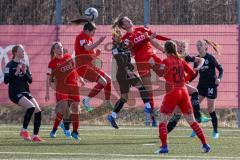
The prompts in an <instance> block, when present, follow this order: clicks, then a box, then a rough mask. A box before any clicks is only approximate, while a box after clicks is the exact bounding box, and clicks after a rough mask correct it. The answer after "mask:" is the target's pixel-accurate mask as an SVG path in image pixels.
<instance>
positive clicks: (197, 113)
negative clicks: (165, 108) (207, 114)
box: [191, 92, 201, 123]
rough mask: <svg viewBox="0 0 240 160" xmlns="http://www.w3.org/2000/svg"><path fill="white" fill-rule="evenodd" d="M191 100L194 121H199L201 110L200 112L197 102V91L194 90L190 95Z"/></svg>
mask: <svg viewBox="0 0 240 160" xmlns="http://www.w3.org/2000/svg"><path fill="white" fill-rule="evenodd" d="M191 102H192V106H193V113H194V117H195V119H196V121H197V122H199V123H200V122H201V112H200V103H199V95H198V92H194V93H193V94H192V95H191Z"/></svg>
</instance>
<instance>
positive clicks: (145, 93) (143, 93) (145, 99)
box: [138, 86, 149, 103]
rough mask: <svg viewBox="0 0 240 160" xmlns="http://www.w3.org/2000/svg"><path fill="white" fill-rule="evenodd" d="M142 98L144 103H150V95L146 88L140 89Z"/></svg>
mask: <svg viewBox="0 0 240 160" xmlns="http://www.w3.org/2000/svg"><path fill="white" fill-rule="evenodd" d="M138 90H139V93H140V96H141V98H142V100H143V102H144V103H147V102H149V97H148V96H149V95H148V91H147V90H146V88H145V87H144V86H141V87H139V88H138Z"/></svg>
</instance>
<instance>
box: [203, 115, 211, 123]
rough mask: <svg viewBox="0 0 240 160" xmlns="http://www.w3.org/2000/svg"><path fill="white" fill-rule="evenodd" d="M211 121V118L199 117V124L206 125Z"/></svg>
mask: <svg viewBox="0 0 240 160" xmlns="http://www.w3.org/2000/svg"><path fill="white" fill-rule="evenodd" d="M210 120H211V118H208V117H206V116H205V115H203V114H202V115H201V122H202V123H207V122H209V121H210Z"/></svg>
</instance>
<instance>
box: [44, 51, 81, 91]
mask: <svg viewBox="0 0 240 160" xmlns="http://www.w3.org/2000/svg"><path fill="white" fill-rule="evenodd" d="M47 74H48V75H51V74H52V75H53V76H54V77H55V79H56V90H57V91H60V90H62V89H64V86H68V85H72V86H76V85H77V72H76V70H75V65H74V62H73V60H72V57H71V55H70V54H68V53H67V54H64V56H63V57H62V58H57V57H55V58H53V59H52V60H51V61H50V62H49V64H48V72H47ZM65 90H66V89H65Z"/></svg>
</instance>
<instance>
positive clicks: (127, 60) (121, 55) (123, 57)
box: [112, 44, 134, 75]
mask: <svg viewBox="0 0 240 160" xmlns="http://www.w3.org/2000/svg"><path fill="white" fill-rule="evenodd" d="M112 54H113V57H114V58H115V60H116V62H117V67H118V69H117V75H118V74H121V75H126V73H127V71H128V70H129V71H133V70H134V66H133V65H132V64H131V51H130V50H128V49H125V48H124V47H123V46H122V44H118V45H114V46H113V48H112Z"/></svg>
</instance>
